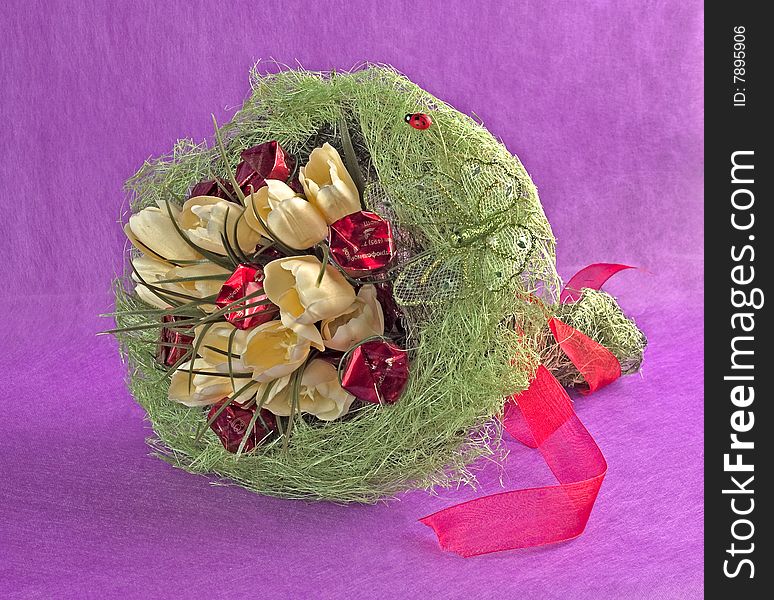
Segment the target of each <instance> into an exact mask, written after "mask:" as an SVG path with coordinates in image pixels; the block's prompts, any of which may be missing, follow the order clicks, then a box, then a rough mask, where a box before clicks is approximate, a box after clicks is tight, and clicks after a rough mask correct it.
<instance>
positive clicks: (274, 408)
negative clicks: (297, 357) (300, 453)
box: [257, 359, 355, 421]
mask: <svg viewBox="0 0 774 600" xmlns="http://www.w3.org/2000/svg"><path fill="white" fill-rule="evenodd" d="M281 386H282V387H281ZM275 387H276V388H277V389H272V390H270V391H269V396H268V399H267V401H266V403H265V404H264V405H263V407H264V408H265V409H267V410H268V411H270V412H272V413H274V414H275V415H279V416H288V415H290V410H291V407H292V396H291V394H292V389H291V388H292V385H291V384H290V378H289V377H288V378H287V381H284V380H283V381H278V382H277V385H276V386H275ZM261 396H262V390H261V389H259V391H258V394H257V397H258V398H259V399H260V398H261ZM354 400H355V397H354V396H353V395H352V394H349V393H347V392H346V391H344V389H343V388H342V387H341V384H340V383H339V376H338V373H337V372H336V367H334V366H333V365H332V364H330V363H329V362H327V361H324V360H321V359H315V360H313V361H311V362H310V363H309V364H308V365H306V368H305V369H304V373H303V375H302V376H301V382H300V385H299V389H298V408H299V409H300V411H301V412H302V413H309V414H311V415H314V416H315V417H317V418H318V419H321V420H322V421H333V420H334V419H338V418H339V417H341V416H343V415H345V414H347V412H349V409H350V407H351V406H352V402H354Z"/></svg>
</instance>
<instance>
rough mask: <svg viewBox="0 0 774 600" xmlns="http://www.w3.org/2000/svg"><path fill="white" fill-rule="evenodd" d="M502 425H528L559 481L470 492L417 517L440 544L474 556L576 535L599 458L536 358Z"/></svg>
mask: <svg viewBox="0 0 774 600" xmlns="http://www.w3.org/2000/svg"><path fill="white" fill-rule="evenodd" d="M503 425H504V427H505V428H506V430H507V431H508V432H509V433H511V432H512V435H514V437H518V438H521V436H523V435H524V432H525V430H526V431H528V433H529V436H530V437H529V438H528V440H527V441H529V442H530V444H529V445H533V444H534V445H535V446H536V447H537V448H538V449H539V450H540V452H541V454H542V455H543V458H544V459H545V461H546V463H547V464H548V466H549V468H550V469H551V471H552V472H553V474H554V476H555V477H556V479H557V481H558V482H559V485H553V486H547V487H540V488H530V489H523V490H515V491H510V492H503V493H500V494H493V495H490V496H484V497H483V498H477V499H475V500H470V501H468V502H464V503H462V504H457V505H456V506H451V507H449V508H445V509H443V510H440V511H438V512H436V513H433V514H432V515H429V516H427V517H424V518H423V519H420V521H421V522H422V523H424V524H425V525H427V526H428V527H432V528H433V530H434V531H435V533H436V535H437V536H438V543H439V544H440V546H441V548H443V549H444V550H450V551H452V552H456V553H457V554H459V555H460V556H466V557H467V556H475V555H478V554H488V553H490V552H498V551H501V550H513V549H516V548H526V547H529V546H542V545H544V544H551V543H554V542H561V541H565V540H569V539H572V538H574V537H577V536H578V535H580V534H581V533H582V532H583V530H584V528H585V527H586V523H587V522H588V518H589V515H590V514H591V509H592V507H593V506H594V501H595V500H596V497H597V493H598V492H599V488H600V486H601V485H602V480H603V479H604V477H605V473H606V472H607V463H606V462H605V458H604V456H602V452H601V451H600V449H599V447H598V446H597V444H596V443H595V442H594V438H592V437H591V435H590V434H589V432H588V431H587V430H586V428H585V427H584V426H583V423H581V422H580V419H578V417H577V416H576V415H575V411H573V409H572V403H571V402H570V398H569V396H568V395H567V392H565V390H564V388H563V387H562V386H561V384H560V383H559V382H558V381H557V380H556V378H555V377H554V376H553V375H551V373H550V372H549V371H548V369H546V368H545V367H544V366H542V365H541V366H540V367H539V368H538V371H537V374H536V376H535V379H534V380H533V381H532V383H531V384H530V386H529V388H528V389H527V390H525V391H523V392H521V393H519V394H516V395H515V396H512V397H511V398H509V400H508V401H507V402H506V405H505V416H504V418H503Z"/></svg>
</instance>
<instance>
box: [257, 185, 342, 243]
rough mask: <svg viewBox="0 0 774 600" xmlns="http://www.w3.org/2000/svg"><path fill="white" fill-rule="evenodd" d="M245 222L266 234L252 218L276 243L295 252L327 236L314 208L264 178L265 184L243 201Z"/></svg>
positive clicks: (326, 229) (293, 193)
mask: <svg viewBox="0 0 774 600" xmlns="http://www.w3.org/2000/svg"><path fill="white" fill-rule="evenodd" d="M245 203H246V204H247V207H248V208H247V212H246V213H245V220H246V221H247V223H248V224H249V225H250V227H252V228H253V229H255V230H256V231H259V232H261V233H262V234H263V235H266V236H269V233H268V232H267V231H266V230H265V228H264V227H263V224H262V223H261V221H260V220H259V219H258V217H257V216H256V215H260V217H261V219H262V220H263V222H264V223H266V225H267V226H268V228H269V230H270V231H271V233H272V234H273V236H276V237H277V238H278V240H279V241H280V242H282V243H283V244H285V245H286V246H289V247H291V248H294V249H296V250H306V249H307V248H311V247H312V246H314V245H315V244H319V243H320V242H321V241H323V240H324V239H325V236H327V235H328V225H327V224H326V223H325V219H323V217H322V215H321V214H320V213H319V212H317V209H316V208H315V207H314V206H312V205H311V204H309V202H307V201H306V200H304V199H303V198H301V197H299V196H297V195H296V193H295V192H294V191H293V190H292V189H291V188H290V187H289V186H288V185H286V184H285V183H283V182H282V181H277V180H276V179H267V180H266V185H265V186H263V187H262V188H260V189H259V190H258V191H257V192H255V193H254V194H252V195H250V196H247V197H246V198H245Z"/></svg>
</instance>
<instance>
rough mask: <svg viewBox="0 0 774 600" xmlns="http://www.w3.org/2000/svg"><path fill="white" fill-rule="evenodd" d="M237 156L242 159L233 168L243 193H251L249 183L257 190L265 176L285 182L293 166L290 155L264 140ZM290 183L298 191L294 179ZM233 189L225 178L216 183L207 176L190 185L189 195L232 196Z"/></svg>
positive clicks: (263, 182)
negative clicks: (192, 185)
mask: <svg viewBox="0 0 774 600" xmlns="http://www.w3.org/2000/svg"><path fill="white" fill-rule="evenodd" d="M240 158H241V159H242V161H241V162H240V163H239V164H238V165H237V168H236V180H237V183H238V184H239V188H240V189H241V190H242V191H243V192H244V193H245V194H249V193H250V186H252V189H253V190H258V188H261V187H263V186H264V185H266V180H267V179H279V180H280V181H286V180H287V178H288V177H289V176H290V173H291V171H292V170H293V167H294V166H295V162H294V160H293V157H292V156H288V155H287V154H285V151H284V150H283V149H282V147H281V146H280V145H279V144H278V143H277V142H266V143H264V144H258V145H257V146H253V147H252V148H247V149H246V150H242V153H241V155H240ZM290 186H291V187H293V189H295V191H297V192H300V191H301V188H300V186H299V185H298V181H297V180H296V179H294V180H293V181H292V182H290ZM296 188H298V189H296ZM224 190H225V191H224ZM233 191H234V190H233V186H232V185H231V183H230V182H228V181H220V182H218V181H216V180H214V179H208V180H207V181H202V182H200V183H197V184H196V185H195V186H194V187H193V189H192V190H191V197H192V198H193V197H194V196H216V197H218V198H226V197H228V194H232V195H233ZM226 192H228V194H227V193H226Z"/></svg>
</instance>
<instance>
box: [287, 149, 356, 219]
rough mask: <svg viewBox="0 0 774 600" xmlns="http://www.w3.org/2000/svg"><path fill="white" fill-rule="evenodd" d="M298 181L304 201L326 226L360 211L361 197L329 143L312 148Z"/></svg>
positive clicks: (336, 152)
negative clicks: (313, 207)
mask: <svg viewBox="0 0 774 600" xmlns="http://www.w3.org/2000/svg"><path fill="white" fill-rule="evenodd" d="M298 179H299V181H300V182H301V185H302V186H304V192H305V193H306V198H307V199H308V200H309V202H311V203H312V204H313V205H314V206H315V207H316V208H317V210H319V211H320V212H321V213H322V215H323V216H324V217H325V220H326V221H327V223H328V224H331V223H333V222H335V221H338V220H339V219H341V218H342V217H346V216H347V215H351V214H352V213H354V212H357V211H359V210H360V194H359V193H358V191H357V187H355V182H354V181H353V180H352V176H351V175H350V174H349V172H348V171H347V169H346V168H345V167H344V163H343V162H342V160H341V156H339V153H338V151H337V150H336V148H334V147H333V146H331V145H330V144H328V143H325V144H323V146H322V147H321V148H315V149H314V150H312V153H311V154H310V155H309V161H308V162H307V163H306V166H305V167H301V169H299V175H298Z"/></svg>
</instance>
